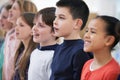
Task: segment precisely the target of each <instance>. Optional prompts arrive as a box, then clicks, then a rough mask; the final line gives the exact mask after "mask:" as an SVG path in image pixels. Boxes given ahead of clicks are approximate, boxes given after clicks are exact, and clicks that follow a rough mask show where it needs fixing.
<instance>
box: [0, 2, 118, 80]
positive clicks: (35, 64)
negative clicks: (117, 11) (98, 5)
mask: <svg viewBox="0 0 120 80" xmlns="http://www.w3.org/2000/svg"><path fill="white" fill-rule="evenodd" d="M22 1H23V0H16V1H14V2H13V4H12V7H11V8H10V10H9V12H7V13H6V14H7V17H6V19H5V18H4V17H5V13H2V12H3V9H4V8H5V7H4V8H2V9H1V13H0V16H1V18H2V19H1V26H3V27H7V29H8V26H10V27H11V28H9V29H8V30H7V31H6V36H5V44H4V52H3V53H2V54H4V55H3V56H4V63H3V71H2V74H3V75H2V77H3V78H2V80H11V79H12V80H117V78H118V76H119V75H120V66H119V64H118V63H117V62H116V61H115V60H114V59H113V58H112V56H111V50H112V49H113V47H114V46H115V45H116V44H117V43H118V42H119V40H120V21H119V20H118V19H117V18H115V17H111V16H107V15H101V16H97V17H95V18H94V19H92V20H91V21H90V23H89V25H88V26H87V28H86V33H85V35H84V39H82V38H81V37H80V35H79V34H80V31H81V30H83V29H84V27H85V25H86V22H87V20H88V16H89V8H88V6H87V5H86V3H85V2H84V1H83V0H59V1H58V2H57V3H56V6H57V7H56V8H54V7H47V8H44V9H41V10H40V11H38V12H37V10H36V7H35V5H34V4H33V3H32V2H30V1H26V0H24V1H23V2H22ZM21 3H22V4H21ZM23 3H24V4H23ZM29 3H30V4H29ZM27 5H28V6H29V7H30V6H31V7H30V8H29V7H27ZM5 9H6V8H5ZM6 11H8V10H7V9H6ZM25 12H27V13H25ZM36 12H37V13H36ZM8 13H9V14H8ZM2 20H3V21H5V20H6V21H5V22H2ZM7 22H8V23H9V24H6V23H7ZM4 30H5V29H4ZM59 37H63V38H64V41H63V43H62V44H58V43H57V39H59ZM83 40H84V41H83ZM101 40H102V41H101ZM7 47H8V48H7ZM90 54H93V57H94V58H93V59H90V58H91V57H90ZM89 59H90V60H89Z"/></svg>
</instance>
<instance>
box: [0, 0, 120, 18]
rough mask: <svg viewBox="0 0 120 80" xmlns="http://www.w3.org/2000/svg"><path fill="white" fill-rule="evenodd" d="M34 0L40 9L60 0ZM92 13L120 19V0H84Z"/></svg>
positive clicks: (2, 2)
mask: <svg viewBox="0 0 120 80" xmlns="http://www.w3.org/2000/svg"><path fill="white" fill-rule="evenodd" d="M6 1H7V0H0V6H1V5H2V4H4V3H5V2H6ZM31 1H33V2H34V3H35V4H36V6H37V8H38V10H40V9H42V8H44V7H48V6H55V3H56V2H57V1H58V0H31ZM84 1H85V2H86V3H87V4H88V6H89V8H90V12H91V13H95V14H107V15H111V16H115V17H117V18H119V19H120V0H84Z"/></svg>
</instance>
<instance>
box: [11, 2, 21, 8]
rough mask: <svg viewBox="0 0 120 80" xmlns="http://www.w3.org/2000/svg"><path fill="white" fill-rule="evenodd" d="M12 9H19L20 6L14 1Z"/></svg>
mask: <svg viewBox="0 0 120 80" xmlns="http://www.w3.org/2000/svg"><path fill="white" fill-rule="evenodd" d="M12 7H16V8H20V6H19V4H18V2H17V1H15V2H14V3H13V5H12Z"/></svg>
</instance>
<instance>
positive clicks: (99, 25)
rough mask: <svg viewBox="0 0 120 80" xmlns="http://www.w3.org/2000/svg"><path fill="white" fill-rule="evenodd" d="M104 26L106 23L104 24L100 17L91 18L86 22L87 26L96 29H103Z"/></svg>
mask: <svg viewBox="0 0 120 80" xmlns="http://www.w3.org/2000/svg"><path fill="white" fill-rule="evenodd" d="M106 26H107V25H106V23H105V21H104V20H102V19H100V18H97V19H93V20H91V21H90V22H89V24H88V28H94V29H97V30H105V29H106Z"/></svg>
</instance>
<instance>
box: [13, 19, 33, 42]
mask: <svg viewBox="0 0 120 80" xmlns="http://www.w3.org/2000/svg"><path fill="white" fill-rule="evenodd" d="M16 24H17V26H16V27H15V31H16V37H17V38H18V39H19V40H22V41H24V40H28V39H30V38H31V37H32V35H31V33H32V28H31V27H30V26H29V25H28V24H27V23H26V22H24V20H23V19H22V18H21V17H19V18H18V19H17V22H16Z"/></svg>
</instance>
